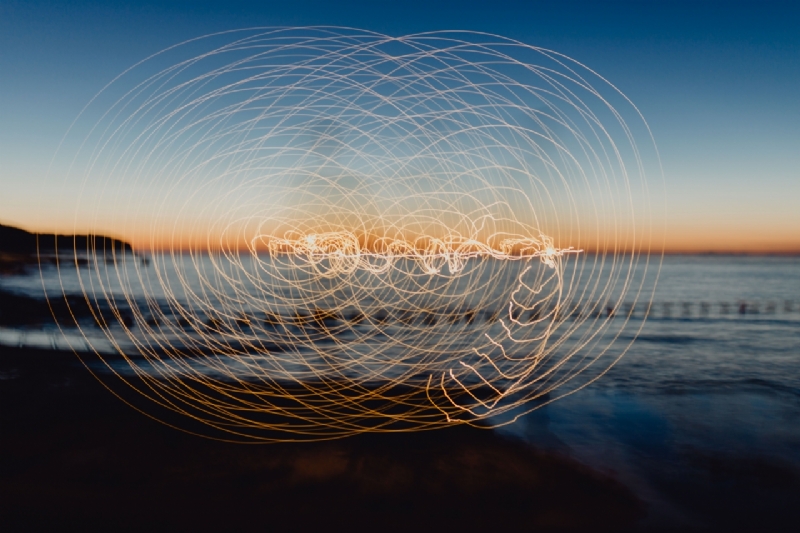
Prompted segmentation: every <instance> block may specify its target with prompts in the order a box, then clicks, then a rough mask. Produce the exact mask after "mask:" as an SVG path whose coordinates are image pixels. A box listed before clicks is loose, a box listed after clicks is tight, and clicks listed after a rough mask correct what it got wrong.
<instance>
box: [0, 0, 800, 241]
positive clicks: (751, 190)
mask: <svg viewBox="0 0 800 533" xmlns="http://www.w3.org/2000/svg"><path fill="white" fill-rule="evenodd" d="M791 4H792V3H791V2H774V3H773V2H764V1H762V2H731V1H720V2H701V1H692V2H681V1H668V2H657V1H641V2H623V1H610V2H580V1H564V2H537V1H533V0H529V1H524V2H504V1H499V0H494V1H488V2H470V1H464V0H462V1H452V2H451V1H444V2H436V1H432V0H428V1H410V2H380V1H376V0H372V1H363V2H360V1H352V2H332V1H310V0H309V1H303V0H294V1H292V2H269V1H264V0H262V1H254V2H247V1H237V0H227V1H224V2H210V1H208V2H204V1H177V2H176V1H172V2H171V1H166V0H165V1H158V2H125V1H120V2H113V3H107V2H87V1H80V0H77V1H70V2H39V1H35V0H33V1H30V0H28V1H17V0H4V2H2V3H0V190H1V191H2V193H0V223H4V224H11V225H17V226H21V227H24V228H27V229H31V230H36V231H48V232H49V231H63V229H64V228H65V227H69V225H70V224H71V223H72V221H73V216H74V213H70V212H69V211H68V210H66V209H62V208H61V207H60V203H59V198H57V197H55V196H54V195H53V194H51V195H50V196H48V192H49V191H53V190H56V189H55V187H51V185H53V184H54V181H53V180H56V179H57V177H55V176H56V175H57V174H58V172H57V171H58V169H57V168H56V169H55V171H56V172H54V169H53V168H51V167H50V165H51V161H53V156H54V154H55V153H56V150H57V148H58V146H59V142H60V141H61V139H62V138H63V137H64V135H65V133H66V132H67V130H68V129H69V127H70V124H71V123H72V121H73V120H74V119H75V118H76V116H78V114H79V113H80V112H81V110H82V109H83V108H84V106H85V105H86V104H87V102H89V101H90V99H91V98H92V97H93V96H94V95H95V94H96V93H97V92H98V91H99V90H100V89H102V88H103V87H104V86H105V85H106V84H107V83H108V82H110V81H111V80H112V79H114V77H115V76H117V75H118V74H119V73H121V72H122V71H123V70H125V69H126V68H127V67H129V66H131V65H133V64H134V63H136V62H138V61H140V60H142V59H144V58H145V57H147V56H149V55H151V54H153V53H156V52H158V51H160V50H162V49H164V48H166V47H168V46H171V45H173V44H176V43H178V42H181V41H184V40H186V39H190V38H193V37H197V36H200V35H205V34H208V33H212V32H217V31H224V30H230V29H237V28H246V27H255V26H306V25H331V26H346V27H353V28H362V29H366V30H371V31H376V32H380V33H384V34H387V35H392V36H400V35H406V34H412V33H418V32H424V31H433V30H448V29H462V30H473V31H482V32H488V33H494V34H498V35H502V36H506V37H510V38H513V39H517V40H519V41H522V42H525V43H528V44H531V45H535V46H540V47H544V48H548V49H552V50H556V51H558V52H561V53H563V54H566V55H567V56H570V57H572V58H574V59H576V60H578V61H580V62H581V63H583V64H585V65H587V66H588V67H590V68H592V69H593V70H595V71H597V72H598V73H600V74H602V75H603V76H604V77H605V78H606V79H608V80H609V81H610V82H612V83H613V84H614V85H615V86H616V87H618V88H619V89H620V90H621V91H622V92H624V93H625V94H626V95H627V96H628V97H629V98H630V99H631V101H632V102H634V104H635V105H636V106H637V107H638V109H639V110H640V111H641V113H642V114H643V116H644V117H645V119H646V120H647V122H648V124H649V126H650V128H651V130H652V133H653V136H654V138H655V142H656V145H657V146H658V150H659V153H660V155H661V164H662V166H663V181H664V183H663V191H664V192H663V200H664V202H665V205H666V209H665V211H664V213H660V214H658V215H657V216H658V217H659V219H658V220H656V222H657V223H663V225H664V227H665V231H666V238H665V246H666V249H667V251H689V252H725V251H733V252H800V209H798V203H799V202H798V199H800V98H798V97H797V94H800V32H799V31H797V28H798V27H800V4H798V3H795V4H794V5H791ZM655 178H657V179H660V176H656V177H655ZM119 236H121V237H123V238H125V237H126V236H125V235H119Z"/></svg>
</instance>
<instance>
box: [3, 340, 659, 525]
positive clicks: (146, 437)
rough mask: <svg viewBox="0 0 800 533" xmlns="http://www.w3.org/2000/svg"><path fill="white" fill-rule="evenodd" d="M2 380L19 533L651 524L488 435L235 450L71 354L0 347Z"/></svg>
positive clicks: (611, 484) (452, 433) (13, 519)
mask: <svg viewBox="0 0 800 533" xmlns="http://www.w3.org/2000/svg"><path fill="white" fill-rule="evenodd" d="M0 372H1V373H2V375H3V376H4V379H0V405H3V407H4V408H3V410H2V414H0V424H2V427H3V437H2V439H0V501H2V502H4V503H3V505H2V506H0V522H3V523H5V524H10V525H11V526H12V529H13V530H16V529H19V530H23V529H36V528H37V527H39V528H41V527H52V526H55V525H57V526H58V527H59V529H62V528H64V529H66V526H67V525H69V524H72V525H76V526H80V527H81V528H82V529H84V530H94V529H113V530H142V529H143V528H146V529H147V530H151V531H152V530H176V529H193V530H197V531H212V530H220V529H231V530H238V529H248V528H252V527H254V526H259V528H260V529H263V528H264V527H266V526H267V525H268V526H269V529H272V528H278V529H279V530H292V529H297V530H310V529H315V528H323V527H325V528H332V527H337V526H338V527H347V528H348V529H349V530H351V531H361V530H364V531H366V530H374V529H375V528H376V527H378V526H379V527H380V528H381V529H385V530H388V531H408V530H411V529H412V528H421V529H423V530H428V529H432V528H434V527H436V528H440V529H442V528H443V530H451V531H453V530H459V529H460V530H464V531H472V530H478V529H491V528H494V527H497V526H501V527H514V528H516V529H518V530H522V531H533V530H535V531H542V530H544V531H547V530H558V531H581V530H587V529H591V530H593V531H620V530H626V529H630V528H632V527H634V526H635V524H636V522H637V521H638V520H640V519H641V518H642V517H643V516H644V514H645V508H644V504H643V503H642V502H641V501H640V500H639V499H638V498H637V497H636V496H635V495H634V494H633V493H632V492H631V491H630V490H629V489H627V488H625V487H624V486H623V485H622V484H620V483H619V482H617V481H615V480H614V479H612V478H610V477H608V476H605V475H602V474H599V473H598V472H594V471H592V470H590V469H589V468H588V467H585V466H583V465H581V464H579V463H577V462H575V461H574V460H572V459H569V458H566V457H561V456H557V455H553V454H550V453H544V452H541V451H537V450H535V449H532V448H530V447H529V446H527V445H525V444H523V443H522V442H519V441H516V440H513V439H511V438H507V437H503V436H500V435H498V434H497V433H496V432H493V431H488V430H481V429H476V428H471V427H466V426H458V427H454V428H452V429H443V430H436V431H424V432H416V433H395V434H375V433H373V434H363V435H359V436H356V437H349V438H344V439H340V440H334V441H322V442H309V443H278V444H266V445H262V446H252V445H242V444H229V443H225V442H219V441H214V440H208V439H203V438H199V437H194V436H192V435H188V434H185V433H183V432H180V431H177V430H174V429H172V428H169V427H167V426H165V425H163V424H159V423H157V422H155V421H153V420H151V419H149V418H147V417H146V416H143V415H142V414H140V413H138V412H136V411H135V410H133V409H131V408H130V407H128V406H126V405H124V404H123V403H122V402H121V401H119V400H118V399H116V398H114V396H113V395H111V393H109V392H108V391H107V390H105V389H104V388H103V386H102V385H101V384H100V383H99V382H98V381H97V380H95V378H94V377H93V376H92V375H91V374H90V373H89V372H88V371H87V370H86V369H85V368H83V367H82V365H81V364H80V362H79V361H78V360H77V357H75V355H73V354H69V353H64V352H52V351H46V350H31V349H18V348H7V347H0Z"/></svg>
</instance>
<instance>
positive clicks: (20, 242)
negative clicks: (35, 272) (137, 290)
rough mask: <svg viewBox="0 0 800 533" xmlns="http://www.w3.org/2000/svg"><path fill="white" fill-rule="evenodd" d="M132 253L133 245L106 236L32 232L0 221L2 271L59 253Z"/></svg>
mask: <svg viewBox="0 0 800 533" xmlns="http://www.w3.org/2000/svg"><path fill="white" fill-rule="evenodd" d="M112 253H114V254H131V255H134V251H133V247H132V246H131V245H130V244H129V243H127V242H125V241H122V240H120V239H115V238H112V237H107V236H105V235H58V234H54V233H32V232H29V231H26V230H24V229H20V228H15V227H13V226H6V225H4V224H0V271H9V270H10V271H14V270H16V269H20V268H24V266H25V265H27V264H30V263H34V262H36V261H39V260H40V259H43V258H47V259H55V258H58V257H59V256H62V257H63V256H66V255H69V256H72V257H75V256H81V255H89V254H91V255H105V254H112Z"/></svg>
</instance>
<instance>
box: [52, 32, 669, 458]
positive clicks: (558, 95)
mask: <svg viewBox="0 0 800 533" xmlns="http://www.w3.org/2000/svg"><path fill="white" fill-rule="evenodd" d="M95 108H99V110H100V111H99V112H97V113H94V114H93V113H92V111H93V110H94V109H95ZM624 116H627V117H628V118H633V119H634V120H633V123H629V122H626V120H624V119H623V117H624ZM90 117H92V118H94V119H97V121H96V123H94V124H93V125H91V126H89V127H87V128H86V130H80V125H81V124H83V123H82V122H81V121H80V120H79V121H78V123H77V126H76V131H79V130H80V131H82V132H85V133H86V138H85V140H84V141H82V143H81V144H80V145H79V147H78V148H76V149H75V150H74V152H72V151H69V150H66V149H65V151H64V153H67V154H68V157H69V161H68V162H66V163H64V165H63V166H58V165H56V168H57V169H58V171H59V172H63V174H64V175H65V176H66V177H65V186H66V187H67V188H68V189H70V190H74V189H78V190H80V191H82V196H81V199H80V202H79V204H78V205H76V213H78V214H77V216H76V220H77V219H80V220H86V219H89V220H91V221H93V223H97V224H101V223H102V224H103V225H104V227H110V228H119V229H120V230H121V232H122V233H124V231H127V230H129V229H130V231H134V230H133V229H131V228H136V229H135V232H136V234H137V235H138V237H137V240H136V244H137V247H138V249H140V250H141V249H145V250H148V249H150V250H151V252H150V256H149V262H148V264H143V263H142V262H141V261H140V260H139V258H138V257H132V256H130V255H125V254H119V253H115V252H114V253H109V254H105V253H104V252H103V251H102V250H76V257H75V258H74V259H75V260H74V261H72V262H71V263H72V264H71V265H70V264H68V263H69V262H62V263H61V265H60V268H61V280H62V285H61V287H59V288H57V289H55V290H54V289H53V288H52V287H51V288H50V289H49V291H48V295H49V297H51V298H65V297H66V298H67V301H70V300H69V298H74V297H75V294H78V295H80V296H81V297H82V298H83V301H85V302H86V303H87V304H88V305H90V306H91V307H92V309H93V310H94V311H93V313H94V314H95V321H94V322H95V323H92V324H87V323H84V322H82V321H81V320H80V319H77V318H76V320H75V323H74V324H61V326H62V327H64V328H70V329H77V330H78V331H81V332H83V333H84V334H85V338H86V342H87V344H88V345H89V346H90V347H91V348H92V350H94V351H95V352H96V353H97V355H98V356H99V360H100V362H101V363H102V364H103V365H105V367H106V368H107V370H110V371H112V372H113V373H114V374H115V375H116V377H117V378H119V380H115V378H108V377H106V378H104V379H105V381H106V383H108V384H109V386H110V387H112V388H115V387H120V386H122V387H130V388H133V389H134V390H136V391H137V392H139V393H140V394H141V395H142V397H143V398H144V399H146V400H147V401H149V402H154V403H156V404H158V405H160V406H161V407H163V408H166V409H169V410H172V411H175V412H177V413H180V414H183V415H186V416H187V417H189V418H187V420H188V419H191V420H193V421H195V422H202V423H203V424H205V425H206V426H207V427H208V428H209V429H208V432H207V433H208V434H209V435H210V436H213V437H215V438H226V439H230V440H244V441H257V442H271V441H278V440H311V439H327V438H338V437H343V436H347V435H352V434H354V433H359V432H364V431H413V430H421V429H435V428H438V427H444V426H446V425H448V424H453V423H469V424H483V425H493V424H499V423H507V422H509V421H510V420H513V419H514V418H515V417H517V416H519V415H520V414H522V413H524V412H527V411H529V410H531V409H535V408H537V407H540V406H541V405H544V404H546V403H548V402H550V401H554V400H555V399H557V398H559V397H561V396H563V395H565V394H569V393H572V392H574V391H576V390H579V389H580V388H582V387H584V386H586V385H587V384H588V383H591V382H592V381H594V380H595V379H597V378H599V377H600V376H601V375H602V374H603V373H604V372H606V371H607V370H608V369H609V368H610V367H611V366H612V365H613V364H614V362H616V361H617V360H618V359H619V357H621V356H622V354H623V353H624V352H625V351H626V350H627V349H628V347H629V346H630V342H632V339H633V338H635V335H636V332H637V331H638V329H639V328H640V327H641V321H635V323H634V321H632V320H631V319H630V317H624V318H617V319H616V322H612V321H611V317H610V313H605V309H607V308H609V306H611V307H612V308H618V307H620V305H621V303H622V302H631V305H632V306H633V305H634V304H635V303H636V301H637V300H638V299H645V300H646V299H647V298H649V297H650V296H651V294H652V290H653V288H654V284H655V274H656V273H657V268H652V267H651V268H649V269H648V265H649V254H650V250H649V246H650V241H651V236H652V228H651V227H650V222H649V211H650V205H649V198H650V194H649V188H648V185H647V176H646V173H645V167H646V166H648V165H647V163H646V161H645V159H643V158H642V154H641V151H642V144H637V142H636V141H637V139H639V140H641V139H644V141H645V143H644V146H645V148H646V149H648V150H650V152H648V153H649V154H650V155H651V156H653V157H657V154H656V153H655V148H654V145H652V140H651V138H650V136H649V131H648V130H647V127H646V124H645V123H644V121H643V120H642V119H641V116H640V115H639V114H638V111H636V109H635V108H634V107H633V106H632V105H631V104H630V102H629V101H628V100H627V99H626V98H625V97H624V96H623V95H622V94H621V93H620V92H619V91H617V90H616V88H614V87H613V86H611V85H610V84H608V83H607V82H606V81H605V80H604V79H602V78H601V77H599V76H598V75H597V74H595V73H594V72H592V71H591V70H589V69H587V68H585V67H583V66H582V65H580V64H579V63H577V62H575V61H573V60H571V59H569V58H566V57H565V56H563V55H560V54H557V53H555V52H552V51H548V50H544V49H541V48H536V47H532V46H528V45H525V44H522V43H519V42H516V41H513V40H510V39H505V38H502V37H497V36H492V35H486V34H479V33H469V32H439V33H428V34H419V35H411V36H403V37H388V36H384V35H380V34H376V33H372V32H366V31H361V30H352V29H340V28H266V29H253V30H244V31H241V32H227V33H223V34H215V35H211V36H207V37H204V38H201V39H197V40H193V41H189V42H187V43H183V44H182V45H179V46H176V47H173V48H170V49H167V50H165V51H164V52H161V53H159V54H156V55H155V56H153V57H151V58H149V59H148V60H147V61H144V62H142V63H141V64H139V65H137V66H136V67H135V68H133V69H132V70H130V71H126V73H125V74H124V75H122V76H121V77H120V78H119V79H117V80H115V81H114V83H112V84H111V85H110V86H109V87H108V88H106V89H105V90H104V92H102V93H101V94H100V95H99V96H98V97H97V99H96V100H95V101H94V102H93V104H92V105H91V106H89V108H88V109H87V111H86V113H85V115H84V117H83V118H84V119H86V120H89V118H90ZM98 117H99V118H98ZM653 154H655V155H653ZM655 161H657V158H656V159H655ZM142 221H144V222H142ZM84 256H87V257H89V259H91V261H90V265H92V266H91V268H89V269H86V268H84V267H81V266H79V265H80V261H81V260H82V258H83V257H84ZM631 308H633V307H631ZM98 328H99V329H100V330H102V332H103V333H104V339H103V342H99V341H98V340H97V337H96V336H95V335H93V333H92V332H94V331H97V329H98ZM623 331H627V332H628V333H626V334H625V335H626V336H627V337H626V340H625V341H624V342H620V336H621V335H622V333H623ZM101 345H104V346H110V347H111V349H110V351H111V352H113V354H115V355H116V356H117V357H118V358H121V360H122V361H123V362H124V364H122V365H120V364H118V363H117V362H116V360H115V359H114V358H112V357H109V356H108V352H109V349H108V348H107V347H106V348H103V346H101ZM145 405H146V404H145ZM144 409H145V410H146V407H145V408H144Z"/></svg>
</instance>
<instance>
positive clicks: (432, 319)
mask: <svg viewBox="0 0 800 533" xmlns="http://www.w3.org/2000/svg"><path fill="white" fill-rule="evenodd" d="M795 313H800V305H798V304H797V303H796V302H793V301H791V300H784V301H781V302H775V301H753V300H751V301H744V300H741V301H736V302H671V301H664V302H638V303H636V304H634V303H630V302H627V303H623V304H621V305H619V306H614V305H612V304H599V303H596V302H595V303H591V304H588V305H584V306H572V307H569V306H562V307H560V308H558V309H556V308H553V307H547V306H545V307H542V308H535V309H531V310H525V309H522V308H519V307H515V308H512V310H511V311H510V315H509V309H508V308H507V307H506V308H504V309H502V310H499V309H498V310H492V311H490V310H477V309H462V310H459V309H445V310H426V309H422V310H416V311H410V310H399V311H398V310H395V311H394V313H389V312H388V311H386V310H377V311H374V312H372V313H365V312H363V311H360V310H350V311H345V312H338V311H330V310H324V309H314V310H311V311H296V312H294V313H290V314H288V315H277V314H273V313H263V314H260V315H255V314H244V313H243V314H238V315H235V316H223V315H218V316H208V315H206V316H205V317H198V316H193V315H187V316H180V317H173V318H171V319H170V318H168V317H163V318H157V317H151V318H149V319H147V320H146V323H147V325H148V326H149V327H158V326H162V325H167V324H169V325H172V326H178V327H182V328H189V327H204V328H211V329H219V328H224V327H229V326H232V325H234V324H235V325H236V327H239V328H250V327H254V326H255V327H278V326H289V327H297V328H305V327H309V328H330V327H333V326H336V325H360V324H365V325H368V324H372V325H376V326H382V325H388V324H389V323H397V324H401V325H402V324H405V325H408V326H411V325H423V326H434V325H437V324H457V323H463V324H473V323H475V322H477V321H484V322H489V323H492V322H497V321H498V320H500V319H506V321H508V319H509V318H513V319H515V320H517V321H519V322H522V323H528V322H533V321H537V320H542V319H548V320H549V319H555V320H569V319H573V320H578V319H609V318H625V317H631V318H644V317H645V316H646V317H647V318H656V319H658V318H662V319H670V318H674V319H690V318H695V319H703V318H721V317H735V316H741V317H753V316H756V315H761V316H773V315H774V316H777V315H789V314H795ZM119 320H120V321H121V322H123V323H124V324H125V325H126V326H128V327H131V326H133V324H134V322H135V321H134V320H133V318H132V317H131V316H129V315H128V314H127V313H125V314H120V315H119ZM98 323H99V321H98ZM226 325H227V326H226Z"/></svg>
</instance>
